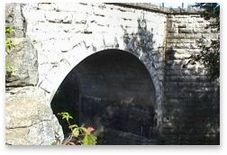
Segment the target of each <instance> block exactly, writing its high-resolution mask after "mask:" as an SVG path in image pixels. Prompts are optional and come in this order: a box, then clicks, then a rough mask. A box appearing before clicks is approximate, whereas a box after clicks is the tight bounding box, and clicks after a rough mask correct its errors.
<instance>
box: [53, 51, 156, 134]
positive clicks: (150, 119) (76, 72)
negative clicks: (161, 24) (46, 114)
mask: <svg viewBox="0 0 227 155" xmlns="http://www.w3.org/2000/svg"><path fill="white" fill-rule="evenodd" d="M155 91H156V89H155V86H154V84H153V79H152V77H151V76H150V72H149V70H148V69H147V67H146V66H145V65H144V63H143V62H141V60H139V59H138V57H137V56H135V55H134V54H132V53H130V52H126V51H122V50H118V49H108V50H102V51H100V52H96V53H94V54H91V55H89V56H88V57H86V58H85V59H84V60H82V61H81V62H80V63H79V64H78V65H76V66H75V67H74V68H73V69H72V70H71V71H70V72H69V74H68V75H67V76H66V78H65V79H64V80H63V82H62V83H61V85H60V86H59V89H58V91H57V92H56V94H55V96H54V98H53V100H52V102H51V106H52V109H53V111H54V113H55V114H56V113H58V112H60V111H62V110H63V111H69V112H71V113H74V117H75V118H77V119H76V120H75V121H76V123H80V122H84V121H85V120H84V119H87V120H89V119H91V118H95V115H99V116H98V117H97V118H98V119H103V118H102V117H105V119H106V120H108V117H110V116H106V115H111V113H119V111H118V110H116V109H114V108H115V107H113V106H111V105H112V104H116V103H117V104H118V105H116V107H119V106H120V107H123V108H122V109H130V108H131V107H136V108H137V111H138V110H140V112H141V111H143V112H142V113H146V114H144V116H143V115H141V113H140V114H139V113H138V118H139V117H141V116H142V117H144V118H143V119H142V117H141V118H140V119H141V120H140V121H142V122H143V125H140V127H141V129H139V128H140V127H138V126H139V124H138V123H137V124H136V123H135V124H136V125H135V126H131V127H129V128H131V129H132V130H134V131H132V132H134V133H136V134H139V132H141V133H142V132H144V133H142V134H141V135H143V136H146V137H151V136H152V135H151V134H153V133H151V130H153V128H154V126H155V127H156V126H157V120H156V118H155V115H156V114H155V111H156V110H155V109H156V108H157V106H156V96H157V95H156V94H155V93H156V92H155ZM62 92H63V94H64V95H63V94H61V93H62ZM72 93H73V95H72ZM58 94H60V97H59V95H58ZM67 96H68V97H67ZM72 96H73V99H72ZM61 97H63V98H64V99H63V100H64V101H63V100H62V98H61ZM67 100H68V101H67ZM59 101H63V102H66V104H68V106H67V107H65V106H62V105H61V104H59V103H58V102H59ZM69 102H70V103H69ZM89 103H91V104H89ZM96 103H97V105H96V106H95V107H92V106H91V105H92V104H96ZM99 103H101V105H102V104H106V105H105V106H104V107H103V106H100V105H99ZM138 103H140V104H138ZM55 104H59V105H57V106H55ZM75 105H76V106H75ZM129 105H131V106H130V108H129V107H128V106H129ZM84 107H90V108H93V109H96V108H97V107H99V108H100V109H102V110H103V109H105V111H107V113H106V114H105V116H103V114H102V116H100V115H101V114H100V113H97V111H98V110H97V109H96V111H95V112H94V111H92V110H91V109H89V108H88V109H87V108H86V110H83V109H84ZM126 107H127V108H126ZM100 109H99V110H100ZM132 109H133V108H132ZM132 109H131V110H132ZM59 110H60V111H59ZM84 112H86V114H83V113H84ZM132 112H133V110H132ZM79 113H80V114H79ZM91 113H93V114H91ZM94 113H96V114H94ZM120 113H122V111H121V112H120ZM125 113H126V114H129V115H133V114H132V113H130V112H127V111H126V112H125ZM134 113H136V112H135V111H134ZM85 115H86V116H85ZM113 115H114V114H113ZM121 115H124V114H121ZM135 115H136V114H135ZM78 116H79V118H78ZM87 116H89V117H90V118H86V117H87ZM100 117H101V118H100ZM106 117H107V118H106ZM111 117H112V116H111ZM115 117H116V116H114V118H115ZM122 117H125V118H126V119H128V116H122ZM131 117H133V116H131ZM129 120H130V119H129ZM98 121H99V120H97V119H96V120H95V119H92V120H90V122H89V121H88V122H86V123H87V124H89V123H91V124H90V125H97V123H100V122H98ZM126 122H127V121H126ZM129 122H130V121H129ZM94 123H95V124H94ZM120 123H122V122H121V121H120V122H118V123H116V122H115V123H113V124H111V123H106V124H105V123H104V124H105V126H109V127H114V128H116V129H120V130H126V128H124V127H122V126H116V124H120ZM130 123H131V124H133V123H132V122H130ZM98 125H99V128H100V126H102V124H98ZM146 125H148V126H146ZM63 126H64V125H63ZM128 126H130V125H128ZM96 127H97V126H96ZM151 128H152V129H151ZM64 130H66V129H64ZM145 130H146V132H145Z"/></svg>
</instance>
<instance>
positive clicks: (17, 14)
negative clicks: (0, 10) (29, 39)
mask: <svg viewBox="0 0 227 155" xmlns="http://www.w3.org/2000/svg"><path fill="white" fill-rule="evenodd" d="M21 7H22V4H19V3H12V4H6V9H5V10H6V12H5V16H6V26H11V27H13V29H14V30H15V31H14V33H13V36H14V37H24V35H25V31H26V27H25V19H24V17H23V14H22V12H21Z"/></svg>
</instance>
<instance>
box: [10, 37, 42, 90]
mask: <svg viewBox="0 0 227 155" xmlns="http://www.w3.org/2000/svg"><path fill="white" fill-rule="evenodd" d="M12 42H13V44H14V47H13V48H12V50H11V51H10V52H9V54H8V55H7V56H6V65H10V66H11V67H12V68H13V69H12V70H13V71H12V73H7V74H6V86H17V87H18V86H26V85H36V84H37V82H38V56H37V51H36V50H35V49H34V47H33V45H32V43H31V41H30V39H27V38H13V39H12Z"/></svg>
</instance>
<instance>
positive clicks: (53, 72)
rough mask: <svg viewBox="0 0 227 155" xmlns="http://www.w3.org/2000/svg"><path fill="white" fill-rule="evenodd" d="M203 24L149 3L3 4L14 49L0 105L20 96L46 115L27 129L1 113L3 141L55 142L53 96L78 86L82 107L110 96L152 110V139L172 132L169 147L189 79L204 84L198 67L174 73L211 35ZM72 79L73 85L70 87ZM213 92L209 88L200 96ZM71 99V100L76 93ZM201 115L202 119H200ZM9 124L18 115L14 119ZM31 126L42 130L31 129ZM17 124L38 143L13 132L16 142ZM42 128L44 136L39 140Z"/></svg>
mask: <svg viewBox="0 0 227 155" xmlns="http://www.w3.org/2000/svg"><path fill="white" fill-rule="evenodd" d="M207 24H208V21H205V20H204V19H203V18H202V17H200V14H199V13H198V12H196V11H193V10H182V9H180V10H170V9H167V8H159V7H157V6H153V5H150V4H149V5H146V4H123V3H122V4H87V3H68V4H61V3H59V4H58V3H38V4H36V3H34V4H33V3H31V4H15V3H12V4H7V5H6V25H9V26H12V27H13V28H14V30H15V32H14V33H13V34H12V36H11V38H12V41H13V42H14V44H15V48H13V49H12V51H11V52H10V53H9V54H8V55H7V56H6V61H9V62H11V63H12V65H13V68H14V71H13V73H12V75H11V76H8V74H7V77H6V97H7V105H11V104H10V103H12V102H14V100H17V97H18V96H20V95H22V96H23V97H24V98H25V100H26V98H28V97H27V96H29V98H31V99H32V100H35V98H37V100H38V101H32V102H35V103H36V102H42V103H43V105H44V106H47V107H46V109H47V111H50V112H49V113H50V116H43V118H42V117H40V116H39V114H37V118H36V119H35V120H34V121H33V120H32V121H31V122H30V124H26V123H25V124H23V123H22V124H20V123H18V124H17V123H14V122H12V121H13V119H11V118H14V116H12V115H11V113H10V112H9V114H7V118H9V119H8V121H9V122H7V125H6V128H7V133H6V134H7V135H8V139H7V143H9V144H50V141H54V140H56V137H58V138H59V139H62V131H61V129H60V127H58V126H59V125H58V123H57V121H56V118H55V117H54V116H52V115H51V110H50V108H52V110H53V111H54V113H56V112H57V111H55V110H56V109H59V107H57V106H55V104H54V102H55V100H56V98H57V94H58V93H59V92H60V93H61V91H62V90H64V93H65V94H64V95H65V96H67V94H70V93H72V91H78V90H79V87H80V91H81V92H82V93H80V95H81V94H82V97H81V96H80V97H78V103H79V102H82V101H81V100H82V99H83V97H87V99H86V102H89V101H90V100H89V97H90V98H91V97H93V101H94V100H101V99H103V100H104V98H105V99H106V100H107V99H110V98H111V99H112V100H113V98H115V99H117V102H119V103H120V102H122V103H124V104H126V103H128V104H130V103H131V102H133V100H136V99H137V100H139V101H140V102H144V104H148V105H149V103H150V104H151V105H152V108H153V109H152V110H153V114H152V119H151V120H150V122H151V124H152V123H154V119H155V122H156V125H155V131H156V132H157V135H159V138H160V137H161V136H163V135H165V136H164V137H171V136H172V135H175V137H174V136H172V137H174V138H172V139H171V140H170V141H168V142H167V143H174V142H175V141H174V140H175V139H176V137H177V136H176V135H178V137H179V133H182V132H181V131H178V130H177V129H176V126H177V125H175V124H174V123H176V120H178V119H180V117H183V118H184V117H185V118H186V117H187V116H184V115H183V113H186V112H185V111H186V110H185V109H187V108H185V107H186V106H187V105H186V104H190V103H191V102H192V100H193V98H194V97H193V95H196V94H195V92H197V91H198V89H199V88H198V87H197V86H196V85H197V83H196V82H198V81H197V79H200V81H202V83H203V84H204V83H205V84H204V85H203V84H202V86H201V87H200V88H202V87H203V88H204V89H205V88H206V87H211V86H210V85H212V84H208V82H207V81H206V78H205V75H204V74H205V70H204V69H203V68H202V67H201V66H197V67H194V66H191V68H185V69H182V68H181V67H182V65H183V62H184V59H185V58H187V57H188V56H190V54H191V53H192V52H198V51H199V50H200V49H199V48H198V47H197V44H196V39H199V38H200V37H201V36H204V37H206V36H208V37H210V36H216V33H215V31H214V30H209V29H208V30H207V29H205V27H206V25H207ZM15 58H16V59H15ZM99 65H100V66H99ZM97 66H98V67H97ZM88 70H89V71H90V72H88ZM104 73H105V74H104ZM78 79H79V81H80V82H72V81H76V80H78ZM120 81H121V82H120ZM78 83H80V84H78ZM103 83H105V84H103ZM64 84H65V85H64ZM198 85H201V84H200V83H198ZM70 86H71V87H70ZM72 87H73V89H72ZM77 87H78V89H77ZM136 88H138V89H136ZM190 88H191V89H190ZM212 88H213V87H212ZM187 89H188V90H187ZM67 90H68V91H67ZM101 90H102V91H101ZM186 90H187V95H186V94H185V93H184V91H186ZM99 91H100V92H99ZM140 92H142V93H141V94H139V93H140ZM213 92H214V89H211V90H209V91H208V92H201V93H200V95H202V96H204V94H206V95H207V94H210V93H211V94H212V93H213ZM99 93H100V94H99ZM110 93H111V94H112V95H109V94H110ZM147 93H149V94H147ZM18 94H19V95H18ZM101 94H102V95H101ZM103 94H106V95H103ZM176 94H178V95H177V96H176ZM72 95H75V96H73V97H75V98H76V94H72ZM196 96H197V95H196ZM79 98H80V99H79ZM194 99H195V98H194ZM72 100H73V99H72ZM72 100H71V101H70V102H72ZM198 101H199V102H200V101H201V98H199V99H198ZM56 102H57V101H56ZM146 102H149V103H146ZM75 104H76V103H75ZM179 104H181V106H179ZM201 104H203V102H201ZM35 106H38V107H39V106H40V105H36V104H35ZM68 106H69V107H70V106H72V105H68ZM192 106H195V105H192ZM25 107H26V106H25ZM88 107H89V106H88ZM11 108H13V106H9V108H8V106H7V108H6V109H7V110H9V111H10V110H11ZM61 108H62V107H61V106H60V110H61ZM78 108H79V107H78ZM22 109H23V108H22ZM63 109H64V108H63ZM87 110H88V109H87ZM208 111H209V110H208ZM58 112H59V111H58ZM38 113H39V111H38ZM87 115H88V114H87ZM154 115H155V116H154ZM186 115H187V114H186ZM18 117H19V116H18ZM46 117H47V118H46ZM91 117H93V115H91ZM143 117H146V115H144V116H143ZM199 117H200V116H199ZM201 117H204V118H205V119H206V118H207V115H205V114H204V116H201ZM20 118H21V117H20ZM15 119H16V120H17V119H19V118H17V117H16V116H15ZM53 119H54V120H55V121H53ZM186 119H187V118H186ZM190 119H191V118H189V121H190ZM44 120H48V121H49V124H48V123H47V125H46V126H48V127H49V126H50V127H49V128H48V129H47V128H45V127H43V126H45V125H43V124H42V123H43V121H44ZM37 121H38V122H37ZM48 121H47V122H48ZM179 122H180V121H179ZM15 124H16V125H15ZM37 124H42V125H41V127H40V125H39V126H38V127H35V126H36V125H37ZM53 124H54V125H53ZM56 124H57V125H56ZM147 124H149V123H147ZM20 126H25V129H24V130H26V131H33V132H35V133H38V132H41V130H42V132H41V135H42V136H40V137H41V138H40V139H38V140H37V139H36V141H35V140H32V138H31V135H29V134H26V131H23V132H22V131H21V132H22V133H21V135H23V134H25V135H26V136H24V138H21V141H18V140H17V139H15V137H12V136H11V135H12V134H11V133H12V132H14V131H17V128H20ZM52 126H55V127H52ZM43 128H44V129H43ZM63 128H64V127H63ZM132 128H137V127H136V126H132ZM188 128H189V129H190V128H191V127H190V126H189V127H188ZM122 130H123V129H122ZM138 130H139V131H137V130H136V129H135V131H132V133H133V132H135V133H136V134H137V135H139V133H138V132H142V131H141V130H145V128H139V127H138ZM147 130H149V129H147ZM48 131H49V133H50V134H49V136H46V132H48ZM129 132H131V131H129ZM207 132H208V131H207ZM55 133H58V135H57V136H56V134H55ZM148 134H149V133H147V134H146V136H145V137H146V138H147V137H148ZM202 134H204V132H201V135H202ZM185 135H186V133H183V134H182V136H185ZM135 139H136V138H135ZM110 143H111V142H110ZM139 143H140V144H141V143H146V142H139ZM153 143H154V142H151V144H153Z"/></svg>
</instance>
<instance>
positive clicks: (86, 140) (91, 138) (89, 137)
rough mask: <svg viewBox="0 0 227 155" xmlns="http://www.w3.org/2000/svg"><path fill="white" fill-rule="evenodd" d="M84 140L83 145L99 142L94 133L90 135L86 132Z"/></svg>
mask: <svg viewBox="0 0 227 155" xmlns="http://www.w3.org/2000/svg"><path fill="white" fill-rule="evenodd" d="M82 142H83V145H95V144H96V143H97V137H96V136H94V135H92V134H89V135H87V134H86V135H85V136H84V138H83V140H82Z"/></svg>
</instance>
